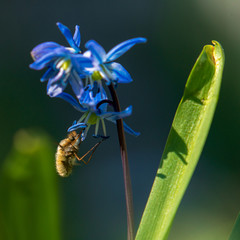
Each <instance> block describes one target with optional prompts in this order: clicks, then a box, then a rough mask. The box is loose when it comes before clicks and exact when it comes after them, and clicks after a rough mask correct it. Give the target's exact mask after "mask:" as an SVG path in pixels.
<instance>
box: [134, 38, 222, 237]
mask: <svg viewBox="0 0 240 240" xmlns="http://www.w3.org/2000/svg"><path fill="white" fill-rule="evenodd" d="M223 66H224V53H223V49H222V47H221V45H220V44H219V43H218V42H216V41H213V46H212V45H206V46H204V48H203V50H202V52H201V54H200V56H199V57H198V59H197V61H196V63H195V65H194V67H193V69H192V71H191V73H190V75H189V78H188V80H187V83H186V86H185V90H184V94H183V97H182V99H181V102H180V104H179V106H178V109H177V112H176V114H175V117H174V120H173V124H172V127H171V130H170V133H169V136H168V139H167V143H166V146H165V149H164V152H163V155H162V159H161V163H160V166H159V168H158V170H157V175H156V178H155V181H154V184H153V187H152V190H151V194H150V196H149V199H148V202H147V205H146V208H145V211H144V213H143V217H142V220H141V223H140V226H139V229H138V232H137V236H136V240H146V239H151V240H155V239H156V240H163V239H167V237H168V233H169V231H170V228H171V224H172V221H173V219H174V216H175V214H176V211H177V208H178V206H179V204H180V202H181V199H182V197H183V195H184V192H185V190H186V188H187V186H188V184H189V181H190V179H191V177H192V175H193V172H194V169H195V167H196V165H197V162H198V160H199V157H200V154H201V152H202V149H203V146H204V143H205V141H206V138H207V135H208V132H209V128H210V125H211V122H212V119H213V115H214V111H215V108H216V105H217V101H218V96H219V91H220V85H221V79H222V72H223Z"/></svg>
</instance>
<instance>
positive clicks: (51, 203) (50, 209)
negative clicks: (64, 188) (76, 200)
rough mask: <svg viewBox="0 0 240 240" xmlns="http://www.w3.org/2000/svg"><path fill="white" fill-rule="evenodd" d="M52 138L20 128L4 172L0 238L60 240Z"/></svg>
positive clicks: (0, 177)
mask: <svg viewBox="0 0 240 240" xmlns="http://www.w3.org/2000/svg"><path fill="white" fill-rule="evenodd" d="M54 166H55V163H54V151H53V148H52V141H51V140H50V139H49V138H48V137H47V136H46V135H44V134H43V133H39V132H35V131H25V130H20V131H19V132H18V133H17V134H16V136H15V138H14V146H13V149H12V150H11V153H10V154H9V156H8V158H7V159H6V161H5V162H4V164H3V166H2V169H1V175H0V196H1V197H0V238H1V239H4V240H33V239H34V240H43V239H51V240H59V239H60V224H59V222H60V219H59V203H58V194H57V184H56V176H57V174H56V170H55V168H54Z"/></svg>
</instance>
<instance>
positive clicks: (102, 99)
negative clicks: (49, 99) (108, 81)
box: [57, 82, 140, 140]
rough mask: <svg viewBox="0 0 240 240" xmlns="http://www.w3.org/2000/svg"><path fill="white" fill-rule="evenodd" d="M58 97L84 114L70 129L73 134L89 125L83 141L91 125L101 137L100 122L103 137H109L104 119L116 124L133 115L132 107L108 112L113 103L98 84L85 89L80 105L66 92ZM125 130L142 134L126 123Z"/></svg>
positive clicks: (133, 133)
mask: <svg viewBox="0 0 240 240" xmlns="http://www.w3.org/2000/svg"><path fill="white" fill-rule="evenodd" d="M57 97H59V98H62V99H64V100H65V101H67V102H69V103H70V104H71V105H72V106H73V107H74V108H75V109H77V110H78V111H80V112H84V114H83V115H82V117H81V118H80V119H79V120H78V121H77V122H74V123H73V125H72V126H71V127H70V128H69V129H68V131H69V132H71V131H74V130H76V129H78V128H85V127H84V126H86V125H87V127H86V128H85V129H84V132H83V135H82V140H84V139H85V138H86V136H87V132H88V130H89V128H90V126H91V125H95V136H99V135H98V130H99V124H100V122H101V124H102V129H103V137H107V131H106V126H105V122H104V119H106V120H108V121H111V122H114V123H116V120H118V119H121V118H124V117H127V116H129V115H131V113H132V106H129V107H128V108H126V109H125V110H124V111H121V112H114V111H113V112H112V111H107V107H108V106H109V105H111V104H112V102H111V101H110V100H109V99H108V98H107V94H106V92H105V90H104V89H102V90H101V91H100V90H99V88H98V85H97V83H96V82H95V83H94V84H93V85H91V84H90V85H88V86H87V87H86V88H85V89H84V92H83V94H82V96H81V98H80V100H79V103H80V104H79V103H78V101H77V100H76V99H75V98H73V97H72V96H71V95H70V94H68V93H65V92H63V93H61V94H60V95H58V96H57ZM124 129H125V131H126V132H128V133H130V134H132V135H135V136H138V135H139V134H140V133H138V132H135V131H133V130H132V129H131V128H130V127H129V126H128V125H127V124H126V123H124Z"/></svg>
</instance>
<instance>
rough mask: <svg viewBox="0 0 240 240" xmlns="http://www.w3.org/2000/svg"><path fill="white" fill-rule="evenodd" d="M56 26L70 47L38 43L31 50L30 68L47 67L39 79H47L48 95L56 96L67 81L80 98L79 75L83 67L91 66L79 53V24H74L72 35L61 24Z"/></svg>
mask: <svg viewBox="0 0 240 240" xmlns="http://www.w3.org/2000/svg"><path fill="white" fill-rule="evenodd" d="M57 26H58V28H59V29H60V31H61V32H62V34H63V35H64V37H65V38H66V40H67V42H68V43H69V45H70V48H67V47H64V46H61V45H59V44H57V43H55V42H44V43H42V44H39V45H38V46H36V47H35V48H34V49H33V50H32V52H31V55H32V58H33V59H34V63H32V64H31V65H30V68H32V69H35V70H41V69H43V68H45V67H47V68H48V70H47V71H46V72H45V74H44V75H43V77H42V78H41V81H42V82H44V81H48V84H47V94H48V95H49V96H50V97H56V96H57V95H59V94H60V93H62V92H63V91H64V89H65V88H66V86H67V84H68V82H69V83H70V84H71V86H72V89H73V91H74V93H75V94H76V96H77V97H78V98H80V97H81V94H82V93H83V83H82V80H81V77H80V76H81V75H82V73H83V70H84V68H85V67H88V68H89V67H92V66H93V65H92V61H91V59H89V58H88V57H85V56H83V55H82V54H80V52H81V51H80V48H79V46H80V41H81V38H80V31H79V26H78V25H76V27H75V33H74V36H72V34H71V32H70V30H69V29H68V28H67V27H66V26H64V25H63V24H61V23H57Z"/></svg>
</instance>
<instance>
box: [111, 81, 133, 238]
mask: <svg viewBox="0 0 240 240" xmlns="http://www.w3.org/2000/svg"><path fill="white" fill-rule="evenodd" d="M109 90H110V93H111V96H112V101H113V108H114V110H115V111H116V112H120V111H121V108H120V104H119V100H118V96H117V93H116V91H115V89H114V86H113V84H112V83H111V84H110V85H109ZM117 131H118V140H119V145H120V151H121V159H122V167H123V178H124V186H125V198H126V208H127V226H128V240H133V239H134V220H133V196H132V186H131V178H130V170H129V164H128V155H127V144H126V139H125V134H124V128H123V120H122V119H119V120H117Z"/></svg>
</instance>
